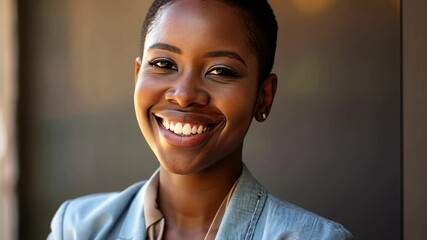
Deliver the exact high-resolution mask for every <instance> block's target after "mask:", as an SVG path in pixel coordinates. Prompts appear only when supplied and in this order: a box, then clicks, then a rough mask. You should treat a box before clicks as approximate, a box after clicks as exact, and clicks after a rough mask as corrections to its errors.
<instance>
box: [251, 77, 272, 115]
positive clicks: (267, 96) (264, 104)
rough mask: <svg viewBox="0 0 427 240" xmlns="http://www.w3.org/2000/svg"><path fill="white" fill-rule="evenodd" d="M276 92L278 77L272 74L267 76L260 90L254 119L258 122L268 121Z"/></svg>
mask: <svg viewBox="0 0 427 240" xmlns="http://www.w3.org/2000/svg"><path fill="white" fill-rule="evenodd" d="M276 90H277V75H276V74H274V73H271V74H269V75H268V76H267V78H266V79H265V80H264V82H263V83H262V84H261V86H260V87H259V90H258V101H257V105H256V106H255V112H254V117H255V119H256V120H257V121H258V122H263V121H265V119H267V116H268V114H269V113H270V111H271V106H272V104H273V99H274V95H275V94H276Z"/></svg>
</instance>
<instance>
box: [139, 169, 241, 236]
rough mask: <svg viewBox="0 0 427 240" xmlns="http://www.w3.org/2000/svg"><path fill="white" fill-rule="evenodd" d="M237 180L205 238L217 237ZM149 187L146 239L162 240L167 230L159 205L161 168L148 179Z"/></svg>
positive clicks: (145, 203) (146, 209)
mask: <svg viewBox="0 0 427 240" xmlns="http://www.w3.org/2000/svg"><path fill="white" fill-rule="evenodd" d="M238 181H239V180H237V181H236V182H235V183H234V185H233V187H232V188H231V189H230V192H229V193H228V195H227V196H226V197H225V199H224V201H223V202H222V204H221V206H220V207H219V209H218V211H217V213H216V214H215V217H214V219H213V221H212V223H211V226H210V227H209V230H208V232H207V233H206V236H205V240H213V239H215V237H216V234H217V232H218V229H219V226H220V225H221V221H222V218H223V217H224V213H225V209H226V208H227V206H228V203H229V202H230V200H231V196H232V195H233V192H234V189H235V188H236V185H237V182H238ZM146 184H147V189H146V192H145V196H144V217H145V223H146V229H145V230H146V239H147V240H161V239H162V237H163V233H164V230H165V218H164V217H163V214H162V213H161V212H160V210H159V208H158V207H157V193H158V186H159V170H157V171H156V172H155V173H154V174H153V176H152V177H151V178H150V179H149V180H148V182H147V183H146Z"/></svg>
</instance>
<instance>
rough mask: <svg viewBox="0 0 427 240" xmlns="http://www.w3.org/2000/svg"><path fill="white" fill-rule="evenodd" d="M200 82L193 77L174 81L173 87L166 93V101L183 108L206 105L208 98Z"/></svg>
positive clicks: (200, 80) (184, 77)
mask: <svg viewBox="0 0 427 240" xmlns="http://www.w3.org/2000/svg"><path fill="white" fill-rule="evenodd" d="M189 75H190V74H189ZM202 81H203V80H202V79H200V78H197V77H194V76H183V77H181V78H178V79H176V80H175V81H173V86H172V87H171V88H170V89H169V90H168V91H167V92H166V96H165V97H166V100H168V101H169V102H171V103H175V104H178V105H179V106H180V107H183V108H186V107H190V106H203V105H207V104H208V103H209V101H210V97H209V94H208V93H207V92H206V90H205V89H204V88H203V86H202V85H203V84H202Z"/></svg>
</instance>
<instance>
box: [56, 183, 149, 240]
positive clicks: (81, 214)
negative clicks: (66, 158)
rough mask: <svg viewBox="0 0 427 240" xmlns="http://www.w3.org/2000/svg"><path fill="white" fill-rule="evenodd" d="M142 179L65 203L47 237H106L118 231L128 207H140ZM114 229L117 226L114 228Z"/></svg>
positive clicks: (140, 212)
mask: <svg viewBox="0 0 427 240" xmlns="http://www.w3.org/2000/svg"><path fill="white" fill-rule="evenodd" d="M144 184H145V181H143V182H138V183H136V184H134V185H132V186H130V187H128V188H126V189H125V190H123V191H121V192H114V193H101V194H92V195H88V196H83V197H80V198H76V199H72V200H68V201H66V202H64V203H63V204H62V205H61V206H60V207H59V209H58V211H57V212H56V213H55V216H54V217H53V219H52V223H51V231H52V232H51V234H50V235H49V239H77V236H78V239H93V238H97V239H98V238H99V239H105V238H106V236H107V235H106V234H111V233H112V232H114V231H118V227H119V226H120V225H123V221H124V220H125V218H124V217H125V216H126V218H128V217H129V216H128V215H129V209H130V208H138V209H139V210H140V211H139V213H138V211H136V212H135V211H133V212H132V213H130V214H131V215H134V214H139V215H141V214H143V211H142V210H141V208H142V206H135V205H138V204H139V205H142V202H143V201H142V200H143V194H142V193H141V192H142V187H143V186H144ZM115 228H117V229H115Z"/></svg>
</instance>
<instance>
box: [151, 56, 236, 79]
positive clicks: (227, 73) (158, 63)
mask: <svg viewBox="0 0 427 240" xmlns="http://www.w3.org/2000/svg"><path fill="white" fill-rule="evenodd" d="M148 64H149V65H150V66H151V67H154V68H159V69H165V70H173V71H178V68H177V64H176V63H175V62H174V61H172V60H169V59H164V58H158V59H154V60H149V61H148ZM213 72H216V73H213ZM205 75H206V76H207V75H211V76H219V77H228V78H237V77H240V74H239V73H237V71H235V70H234V69H232V68H230V67H225V66H214V67H212V68H210V69H208V70H207V73H206V74H205Z"/></svg>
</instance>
